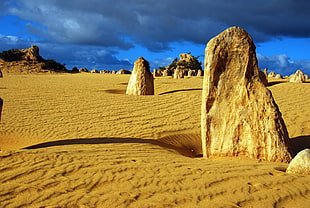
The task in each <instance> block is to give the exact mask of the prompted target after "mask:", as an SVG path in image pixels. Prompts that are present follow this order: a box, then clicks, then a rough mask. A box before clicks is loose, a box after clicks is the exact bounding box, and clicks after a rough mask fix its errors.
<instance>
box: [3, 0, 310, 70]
mask: <svg viewBox="0 0 310 208" xmlns="http://www.w3.org/2000/svg"><path fill="white" fill-rule="evenodd" d="M309 7H310V3H309V1H307V0H298V1H296V0H252V1H246V0H234V1H231V0H219V1H214V0H191V1H189V0H187V1H185V0H157V1H150V0H113V1H112V0H67V1H63V0H44V1H42V0H27V1H23V0H0V51H3V50H8V49H11V48H28V47H30V46H31V45H38V46H39V48H40V53H41V55H42V56H43V57H44V58H46V59H55V60H56V61H58V62H60V63H62V64H66V66H67V68H69V69H71V68H72V67H74V66H77V67H78V68H80V67H87V68H89V69H92V68H97V69H119V68H127V69H131V67H132V64H133V62H134V61H135V60H136V59H137V58H138V57H140V56H143V57H144V58H145V59H147V60H148V61H149V62H150V64H151V67H152V68H156V67H159V66H166V65H168V64H170V63H171V61H172V60H173V59H174V58H176V57H178V55H179V54H180V53H187V52H191V54H192V55H194V56H199V57H200V59H199V60H200V61H203V56H204V49H205V45H206V44H207V42H208V41H209V40H210V39H211V38H212V37H214V36H215V35H217V34H218V33H220V32H222V31H223V30H225V29H226V28H228V27H231V26H239V27H242V28H244V29H245V30H246V31H247V32H248V33H249V34H250V35H251V36H252V38H253V40H254V42H255V44H256V49H257V50H256V52H257V58H258V61H259V66H260V67H261V68H265V67H267V68H268V69H269V71H275V72H277V73H281V74H283V75H289V74H291V73H293V72H295V71H296V70H297V69H302V70H303V71H304V72H305V73H307V74H310V53H309V52H308V51H309V48H310V13H309V9H308V8H309Z"/></svg>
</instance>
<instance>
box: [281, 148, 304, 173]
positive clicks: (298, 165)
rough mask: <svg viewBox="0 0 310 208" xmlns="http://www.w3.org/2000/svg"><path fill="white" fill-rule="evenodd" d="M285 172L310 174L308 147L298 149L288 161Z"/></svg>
mask: <svg viewBox="0 0 310 208" xmlns="http://www.w3.org/2000/svg"><path fill="white" fill-rule="evenodd" d="M286 172H287V173H292V174H303V175H310V149H304V150H302V151H300V152H299V153H298V154H297V155H296V156H295V157H294V158H293V159H292V161H291V162H290V164H289V165H288V168H287V169H286Z"/></svg>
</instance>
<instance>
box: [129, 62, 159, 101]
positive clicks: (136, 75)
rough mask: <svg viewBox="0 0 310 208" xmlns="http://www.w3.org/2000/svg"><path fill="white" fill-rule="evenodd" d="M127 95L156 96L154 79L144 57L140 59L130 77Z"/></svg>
mask: <svg viewBox="0 0 310 208" xmlns="http://www.w3.org/2000/svg"><path fill="white" fill-rule="evenodd" d="M126 94H127V95H154V77H153V75H152V73H151V71H150V64H149V62H148V61H147V60H145V59H144V58H143V57H140V58H138V59H137V60H136V61H135V63H134V68H133V71H132V74H131V76H130V79H129V82H128V86H127V91H126Z"/></svg>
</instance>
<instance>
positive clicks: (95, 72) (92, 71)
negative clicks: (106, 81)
mask: <svg viewBox="0 0 310 208" xmlns="http://www.w3.org/2000/svg"><path fill="white" fill-rule="evenodd" d="M90 73H93V74H99V71H98V70H97V69H92V70H91V71H90Z"/></svg>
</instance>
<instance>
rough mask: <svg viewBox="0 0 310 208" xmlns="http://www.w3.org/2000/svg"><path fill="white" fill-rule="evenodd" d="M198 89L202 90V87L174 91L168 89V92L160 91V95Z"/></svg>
mask: <svg viewBox="0 0 310 208" xmlns="http://www.w3.org/2000/svg"><path fill="white" fill-rule="evenodd" d="M196 90H200V91H201V90H202V88H194V89H182V90H172V91H168V92H163V93H160V94H159V95H166V94H170V93H175V92H187V91H196Z"/></svg>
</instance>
